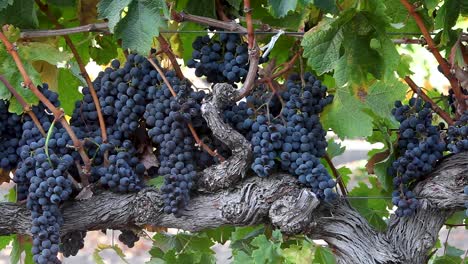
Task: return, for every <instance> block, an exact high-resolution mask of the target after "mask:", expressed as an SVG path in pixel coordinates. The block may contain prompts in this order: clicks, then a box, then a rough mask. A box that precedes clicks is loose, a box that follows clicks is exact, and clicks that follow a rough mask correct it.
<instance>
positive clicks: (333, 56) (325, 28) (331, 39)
mask: <svg viewBox="0 0 468 264" xmlns="http://www.w3.org/2000/svg"><path fill="white" fill-rule="evenodd" d="M351 15H352V13H351V12H346V13H344V14H343V15H342V16H340V18H339V19H337V20H324V21H322V22H321V23H319V24H318V25H317V26H315V27H314V28H312V29H311V30H310V31H308V32H306V33H305V34H304V38H303V39H302V42H301V45H302V46H303V47H304V53H303V56H304V57H306V58H307V63H308V64H309V65H310V66H311V67H312V69H314V70H315V71H316V72H317V74H319V75H322V74H324V73H325V72H329V71H332V70H333V69H334V68H335V66H334V65H335V63H336V61H338V59H339V57H340V47H341V43H342V41H343V32H342V29H341V25H342V24H344V23H345V22H346V21H348V20H349V17H350V16H351Z"/></svg>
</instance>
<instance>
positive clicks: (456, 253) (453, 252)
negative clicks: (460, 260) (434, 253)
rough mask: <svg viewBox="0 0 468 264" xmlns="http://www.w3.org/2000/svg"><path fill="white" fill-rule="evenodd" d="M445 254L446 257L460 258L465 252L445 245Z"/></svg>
mask: <svg viewBox="0 0 468 264" xmlns="http://www.w3.org/2000/svg"><path fill="white" fill-rule="evenodd" d="M445 254H446V255H448V256H453V257H460V256H462V255H463V254H465V251H464V250H461V249H458V248H456V247H453V246H451V245H447V247H446V248H445Z"/></svg>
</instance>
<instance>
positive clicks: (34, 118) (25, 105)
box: [0, 74, 46, 136]
mask: <svg viewBox="0 0 468 264" xmlns="http://www.w3.org/2000/svg"><path fill="white" fill-rule="evenodd" d="M0 81H2V82H3V84H4V85H5V86H6V87H7V89H8V90H9V91H10V93H12V94H13V96H14V97H15V98H16V100H18V102H19V103H20V105H21V106H22V107H23V111H24V112H25V113H27V114H28V115H29V116H30V117H31V119H32V121H33V122H34V124H35V125H36V126H37V128H38V129H39V131H40V132H41V134H42V135H43V136H45V135H46V132H45V130H44V128H43V127H42V125H41V122H39V119H37V116H36V114H34V112H33V111H32V110H31V106H30V105H29V104H28V103H26V101H25V100H24V98H23V97H21V95H20V94H19V93H18V92H17V91H16V90H15V88H14V87H13V86H12V85H11V83H10V82H8V81H7V79H5V77H4V76H3V75H1V74H0Z"/></svg>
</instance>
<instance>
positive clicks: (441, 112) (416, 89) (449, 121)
mask: <svg viewBox="0 0 468 264" xmlns="http://www.w3.org/2000/svg"><path fill="white" fill-rule="evenodd" d="M405 81H406V83H407V84H408V85H409V87H410V88H411V90H413V92H414V93H416V94H417V95H419V96H420V97H421V98H422V99H423V100H424V101H426V102H428V103H430V104H431V107H432V110H434V112H436V113H437V114H438V115H439V116H440V117H442V119H444V120H445V122H447V124H449V125H453V123H454V121H453V119H452V118H451V117H450V116H449V114H447V113H446V112H445V111H444V110H442V108H440V107H439V106H438V105H437V104H436V103H434V101H432V99H431V98H430V97H429V96H427V95H426V94H425V93H424V92H423V91H422V90H421V88H420V87H419V86H418V85H416V83H415V82H414V81H413V79H411V77H409V76H406V77H405Z"/></svg>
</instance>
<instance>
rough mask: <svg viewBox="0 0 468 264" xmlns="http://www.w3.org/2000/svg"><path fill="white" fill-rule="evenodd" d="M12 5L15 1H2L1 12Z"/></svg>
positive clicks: (0, 2) (0, 0)
mask: <svg viewBox="0 0 468 264" xmlns="http://www.w3.org/2000/svg"><path fill="white" fill-rule="evenodd" d="M11 4H13V0H0V10H2V9H4V8H6V7H7V6H9V5H11Z"/></svg>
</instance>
